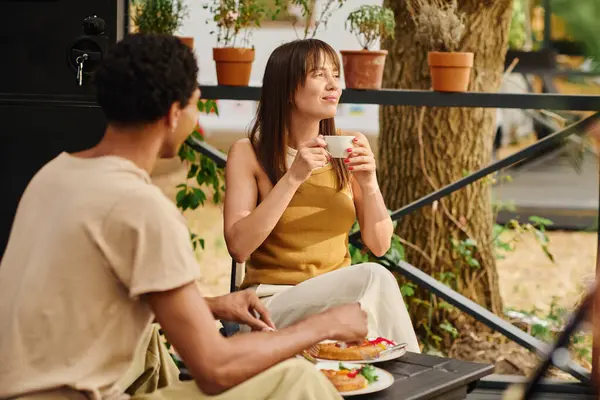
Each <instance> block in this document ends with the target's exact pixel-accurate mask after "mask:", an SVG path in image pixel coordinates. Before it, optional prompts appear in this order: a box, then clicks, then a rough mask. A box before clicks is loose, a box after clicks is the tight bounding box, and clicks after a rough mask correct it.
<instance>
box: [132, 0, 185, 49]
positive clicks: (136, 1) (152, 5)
mask: <svg viewBox="0 0 600 400" xmlns="http://www.w3.org/2000/svg"><path fill="white" fill-rule="evenodd" d="M131 5H132V7H133V10H132V21H133V24H134V25H135V30H136V31H137V32H139V33H160V34H165V35H173V34H174V33H175V32H176V31H177V30H178V29H179V28H180V27H181V25H182V23H183V20H184V19H185V18H186V17H187V15H188V8H187V6H186V5H185V3H184V1H183V0H132V1H131ZM179 39H180V40H181V41H182V42H183V43H185V44H186V45H188V46H189V47H190V48H193V47H194V38H193V37H182V36H179Z"/></svg>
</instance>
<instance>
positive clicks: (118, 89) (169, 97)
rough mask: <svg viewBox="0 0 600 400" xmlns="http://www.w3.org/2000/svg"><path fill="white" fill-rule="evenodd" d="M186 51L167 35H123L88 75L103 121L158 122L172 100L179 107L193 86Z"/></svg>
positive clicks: (192, 65) (191, 60)
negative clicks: (92, 82) (92, 83)
mask: <svg viewBox="0 0 600 400" xmlns="http://www.w3.org/2000/svg"><path fill="white" fill-rule="evenodd" d="M197 77H198V65H197V63H196V59H195V57H194V53H193V52H192V50H191V49H190V48H189V47H187V46H186V45H184V44H183V43H182V42H181V41H180V40H179V39H177V38H176V37H174V36H169V35H154V34H133V35H128V36H126V37H125V38H124V39H123V40H121V41H120V42H118V43H117V44H116V45H114V46H113V47H112V48H111V49H110V50H109V51H108V52H107V54H106V57H105V58H104V60H103V62H102V63H101V65H100V66H99V67H98V69H97V70H96V72H95V73H94V84H95V86H96V98H97V101H98V104H100V106H101V107H102V109H103V110H104V113H105V115H106V118H107V120H108V122H109V123H117V124H121V125H135V124H143V123H149V122H154V121H157V120H159V119H160V118H162V117H164V116H165V115H167V113H168V112H169V108H170V107H171V105H172V104H173V103H175V102H179V103H180V104H181V105H182V107H185V106H186V105H187V104H188V103H189V100H190V97H191V96H192V94H193V93H194V90H195V89H196V88H197V87H198V83H197Z"/></svg>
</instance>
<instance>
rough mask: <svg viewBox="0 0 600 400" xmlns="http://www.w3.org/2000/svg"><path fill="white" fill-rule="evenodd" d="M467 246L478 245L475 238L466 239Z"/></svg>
mask: <svg viewBox="0 0 600 400" xmlns="http://www.w3.org/2000/svg"><path fill="white" fill-rule="evenodd" d="M464 244H465V246H467V247H477V242H476V241H475V240H474V239H471V238H468V239H466V240H465V241H464Z"/></svg>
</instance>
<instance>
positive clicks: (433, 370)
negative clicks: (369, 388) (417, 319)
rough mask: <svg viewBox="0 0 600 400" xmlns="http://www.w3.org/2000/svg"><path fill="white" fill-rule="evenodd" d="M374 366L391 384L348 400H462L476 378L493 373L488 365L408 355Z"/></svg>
mask: <svg viewBox="0 0 600 400" xmlns="http://www.w3.org/2000/svg"><path fill="white" fill-rule="evenodd" d="M375 366H377V367H379V368H382V369H384V370H386V371H388V372H390V373H391V374H392V375H394V384H393V385H392V386H390V387H389V388H387V389H385V390H383V391H380V392H376V393H372V394H368V395H362V396H352V397H347V398H348V399H349V400H350V399H355V400H359V399H360V400H362V399H376V400H383V399H385V400H391V399H394V400H396V399H402V400H425V399H427V400H432V399H444V400H455V399H464V398H465V397H466V395H467V392H468V391H469V390H470V389H473V388H474V385H475V384H476V382H477V381H478V380H479V379H481V378H483V377H484V376H486V375H489V374H491V373H492V372H493V370H494V366H493V365H491V364H481V363H474V362H468V361H460V360H455V359H451V358H442V357H436V356H430V355H425V354H418V353H411V352H408V353H406V354H405V355H404V356H402V357H400V358H398V359H395V360H392V361H387V362H382V363H377V364H375Z"/></svg>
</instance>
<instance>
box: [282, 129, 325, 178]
mask: <svg viewBox="0 0 600 400" xmlns="http://www.w3.org/2000/svg"><path fill="white" fill-rule="evenodd" d="M325 147H327V143H326V142H325V140H323V137H322V136H321V135H319V136H317V137H316V138H314V139H311V140H309V141H306V142H304V143H302V144H301V145H300V146H299V147H298V153H297V154H296V157H295V158H294V161H293V162H292V165H291V166H290V168H289V170H288V173H289V174H290V176H291V177H292V178H293V179H294V180H296V181H298V182H304V181H305V180H307V179H308V177H309V176H310V174H311V172H312V171H313V170H314V169H316V168H321V167H324V166H325V165H327V161H328V160H329V153H327V151H326V150H325Z"/></svg>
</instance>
